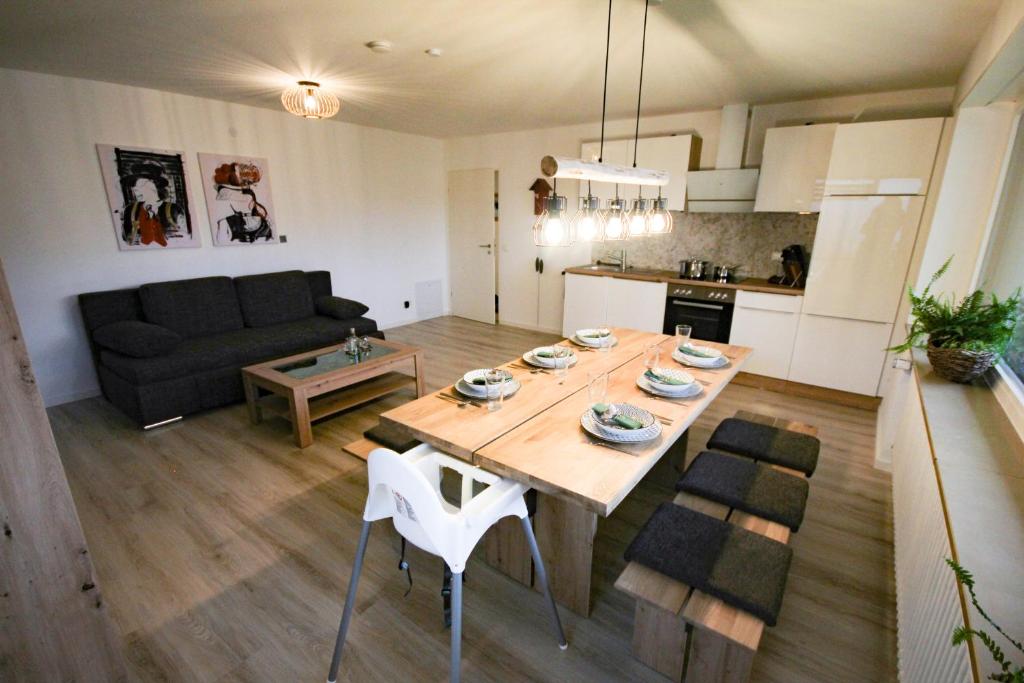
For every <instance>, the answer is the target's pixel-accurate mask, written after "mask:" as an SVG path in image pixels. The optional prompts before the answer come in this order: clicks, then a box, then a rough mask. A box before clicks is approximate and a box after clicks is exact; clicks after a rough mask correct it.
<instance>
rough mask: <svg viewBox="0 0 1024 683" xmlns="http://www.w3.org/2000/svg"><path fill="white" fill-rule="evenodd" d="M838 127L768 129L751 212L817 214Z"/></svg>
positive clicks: (820, 125)
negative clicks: (755, 197)
mask: <svg viewBox="0 0 1024 683" xmlns="http://www.w3.org/2000/svg"><path fill="white" fill-rule="evenodd" d="M838 127H839V125H838V124H835V123H820V124H817V125H813V126H790V127H787V128H770V129H768V131H767V133H766V134H765V139H764V152H763V154H762V159H761V175H760V178H759V179H758V183H757V199H756V200H755V202H754V211H786V212H813V211H820V210H821V200H822V197H824V195H825V177H826V176H827V175H828V168H829V159H830V157H831V154H832V141H833V139H834V138H835V135H836V129H837V128H838Z"/></svg>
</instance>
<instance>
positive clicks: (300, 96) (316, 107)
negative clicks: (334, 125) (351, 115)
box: [281, 81, 341, 119]
mask: <svg viewBox="0 0 1024 683" xmlns="http://www.w3.org/2000/svg"><path fill="white" fill-rule="evenodd" d="M281 104H283V105H284V108H285V109H286V110H287V111H288V112H290V113H292V114H295V115H296V116H301V117H302V118H305V119H329V118H331V117H332V116H334V115H335V114H337V113H338V110H340V109H341V102H340V101H339V100H338V98H337V97H335V96H334V95H333V94H331V93H329V92H327V91H326V90H324V89H323V88H321V87H320V84H319V83H317V82H316V81H299V82H298V83H297V84H296V85H294V86H293V87H291V88H288V89H287V90H285V91H284V92H283V93H281Z"/></svg>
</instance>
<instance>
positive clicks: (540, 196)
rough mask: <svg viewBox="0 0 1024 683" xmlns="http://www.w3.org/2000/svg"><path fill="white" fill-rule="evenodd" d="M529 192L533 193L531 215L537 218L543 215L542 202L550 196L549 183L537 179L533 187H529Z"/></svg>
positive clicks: (543, 204)
mask: <svg viewBox="0 0 1024 683" xmlns="http://www.w3.org/2000/svg"><path fill="white" fill-rule="evenodd" d="M530 192H532V193H533V215H534V216H539V215H541V214H542V213H544V206H545V201H544V200H546V199H547V198H548V195H549V194H551V183H549V182H548V181H546V180H544V179H543V178H537V179H536V180H534V181H533V185H530Z"/></svg>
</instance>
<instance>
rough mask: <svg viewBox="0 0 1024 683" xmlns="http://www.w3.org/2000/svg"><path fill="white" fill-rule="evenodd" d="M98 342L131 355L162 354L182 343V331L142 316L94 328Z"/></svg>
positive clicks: (148, 356) (141, 356)
mask: <svg viewBox="0 0 1024 683" xmlns="http://www.w3.org/2000/svg"><path fill="white" fill-rule="evenodd" d="M92 339H93V341H94V342H96V344H97V345H99V346H102V347H103V348H105V349H110V350H111V351H116V352H117V353H120V354H124V355H125V356H131V357H132V358H152V357H154V356H164V355H167V354H169V353H171V352H172V351H174V349H176V348H178V344H180V343H181V335H180V334H178V333H177V332H174V331H173V330H169V329H167V328H166V327H162V326H160V325H154V324H153V323H145V322H142V321H141V320H120V321H118V322H113V323H108V324H107V325H103V326H102V327H97V328H96V329H95V330H93V333H92Z"/></svg>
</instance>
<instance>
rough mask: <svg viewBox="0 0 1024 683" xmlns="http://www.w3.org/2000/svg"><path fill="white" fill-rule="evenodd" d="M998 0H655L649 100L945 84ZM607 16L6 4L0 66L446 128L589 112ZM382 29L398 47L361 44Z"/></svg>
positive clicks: (418, 7) (210, 4)
mask: <svg viewBox="0 0 1024 683" xmlns="http://www.w3.org/2000/svg"><path fill="white" fill-rule="evenodd" d="M997 4H998V0H664V4H662V5H660V6H654V5H652V7H651V10H650V15H649V24H648V32H647V62H646V70H645V74H644V96H643V112H644V114H645V115H654V114H664V113H670V112H677V111H683V110H697V109H708V108H715V107H719V106H721V105H723V104H726V103H729V102H751V103H765V102H780V101H786V100H796V99H807V98H814V97H825V96H832V95H842V94H852V93H865V92H881V91H885V90H896V89H904V88H916V87H930V86H939V85H951V84H953V83H955V81H956V77H957V76H958V75H959V73H960V70H961V69H962V67H963V66H964V64H965V63H966V61H967V57H968V55H969V54H970V51H971V49H972V48H973V46H974V45H975V43H976V42H977V40H978V38H979V37H980V35H981V33H982V31H983V30H984V29H985V27H986V26H987V25H988V22H989V20H990V18H991V17H992V14H993V12H994V11H995V7H996V5H997ZM643 7H644V3H643V0H616V1H615V3H614V10H613V23H612V50H611V69H610V76H609V78H610V82H609V97H608V111H609V118H627V117H631V116H633V115H634V114H635V108H636V85H637V75H638V70H639V62H640V30H641V27H642V23H643ZM606 13H607V4H606V3H605V2H603V1H600V0H546V1H541V0H489V1H488V0H302V1H294V0H293V1H292V2H281V1H280V0H276V1H273V0H177V1H174V2H167V1H164V2H160V1H158V0H91V1H88V2H85V1H79V2H68V1H67V0H5V1H4V2H2V3H0V66H4V67H10V68H15V69H27V70H32V71H42V72H47V73H55V74H61V75H66V76H77V77H82V78H91V79H97V80H104V81H112V82H117V83H127V84H131V85H139V86H146V87H151V88H157V89H160V90H169V91H173V92H180V93H187V94H191V95H198V96H200V97H210V98H215V99H222V100H229V101H234V102H242V103H246V104H253V105H257V106H264V107H271V108H279V107H280V102H279V97H280V92H281V89H282V88H283V87H284V86H285V85H287V84H289V83H291V82H293V81H294V80H298V79H300V78H309V79H313V80H319V81H321V82H323V83H324V84H325V85H326V86H329V87H330V88H331V89H333V90H334V91H335V92H336V93H337V94H338V95H339V96H340V97H341V99H342V102H343V104H342V111H341V113H340V114H339V115H338V118H339V119H341V120H344V121H351V122H354V123H360V124H365V125H371V126H377V127H382V128H390V129H394V130H401V131H408V132H413V133H421V134H426V135H432V136H436V137H450V136H456V135H466V134H473V133H485V132H494V131H505V130H522V129H529V128H539V127H548V126H555V125H563V124H571V123H582V122H589V121H594V120H597V119H599V118H600V115H601V81H602V69H603V65H604V38H605V20H606V16H607V14H606ZM377 38H382V39H387V40H390V41H392V42H393V43H394V51H393V52H392V53H390V54H374V53H372V52H370V51H369V50H368V49H366V48H365V47H364V46H363V44H364V43H365V42H367V41H369V40H373V39H377ZM429 47H440V48H442V49H443V50H444V55H443V56H442V57H440V58H432V57H428V56H427V55H425V54H424V52H423V51H424V50H425V49H427V48H429Z"/></svg>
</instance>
